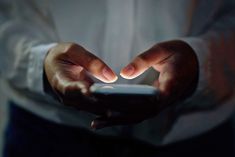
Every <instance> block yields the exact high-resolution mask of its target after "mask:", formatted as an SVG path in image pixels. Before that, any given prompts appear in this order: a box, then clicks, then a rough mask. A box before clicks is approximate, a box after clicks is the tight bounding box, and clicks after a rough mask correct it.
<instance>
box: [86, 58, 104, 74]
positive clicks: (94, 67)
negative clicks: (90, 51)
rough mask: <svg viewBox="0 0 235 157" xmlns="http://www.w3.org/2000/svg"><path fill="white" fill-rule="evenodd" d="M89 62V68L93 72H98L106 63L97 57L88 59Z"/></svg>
mask: <svg viewBox="0 0 235 157" xmlns="http://www.w3.org/2000/svg"><path fill="white" fill-rule="evenodd" d="M87 64H88V69H89V70H90V71H91V72H96V71H98V70H99V69H101V68H102V67H103V66H104V64H103V63H102V62H101V61H100V60H99V59H97V58H96V59H90V60H88V62H87Z"/></svg>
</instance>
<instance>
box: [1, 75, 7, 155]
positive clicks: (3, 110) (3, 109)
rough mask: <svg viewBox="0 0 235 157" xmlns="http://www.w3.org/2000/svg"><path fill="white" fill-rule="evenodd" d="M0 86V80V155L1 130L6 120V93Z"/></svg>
mask: <svg viewBox="0 0 235 157" xmlns="http://www.w3.org/2000/svg"><path fill="white" fill-rule="evenodd" d="M1 87H2V81H1V80H0V157H1V154H2V144H3V130H4V126H5V124H6V120H7V108H6V103H5V102H6V95H5V94H4V92H3V91H2V88H1Z"/></svg>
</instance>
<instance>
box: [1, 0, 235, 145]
mask: <svg viewBox="0 0 235 157" xmlns="http://www.w3.org/2000/svg"><path fill="white" fill-rule="evenodd" d="M234 11H235V3H234V1H233V0H216V1H215V0H207V1H204V0H198V1H196V0H178V1H173V0H144V1H143V0H99V1H97V0H67V1H63V0H40V1H39V0H38V1H37V0H0V70H1V76H2V78H4V79H5V80H6V81H5V85H4V87H2V88H4V91H6V93H7V95H8V96H9V100H12V101H15V102H16V103H18V104H19V105H20V106H21V107H23V108H25V109H27V110H29V111H31V112H33V113H35V114H36V115H39V116H41V117H43V118H46V119H48V120H51V121H54V122H56V123H60V124H66V125H72V126H77V127H83V128H86V129H88V130H90V127H89V125H90V122H91V120H92V119H93V118H94V115H91V114H88V113H85V112H82V111H77V110H74V109H71V108H68V107H65V106H63V105H62V104H58V103H57V102H55V101H54V100H53V99H52V98H50V97H49V96H48V95H46V94H45V93H44V91H43V81H42V73H43V62H44V58H45V55H46V53H47V52H48V50H49V49H50V48H51V47H52V46H54V45H55V44H56V43H59V42H76V43H78V44H80V45H82V46H83V47H85V48H86V49H88V50H89V51H91V52H92V53H94V54H95V55H97V56H98V57H100V58H101V59H103V60H104V61H105V62H106V63H107V64H108V65H109V66H110V67H111V68H113V69H114V71H116V72H117V73H118V72H119V71H120V69H121V67H123V66H124V65H126V64H127V63H128V62H129V61H130V60H131V59H132V58H133V57H134V56H136V55H137V54H139V53H141V52H143V51H144V50H146V49H148V48H150V47H151V46H153V45H154V44H156V43H158V42H161V41H167V40H172V39H181V40H183V41H185V42H187V43H188V44H189V45H190V46H191V47H192V48H193V49H194V50H195V52H196V54H197V57H198V60H199V64H200V76H199V83H198V87H197V90H196V92H195V93H194V94H193V95H192V96H191V97H190V98H188V99H187V100H185V101H184V102H182V103H181V104H178V105H177V106H174V107H170V108H168V109H166V110H165V111H163V112H162V113H161V114H160V115H158V116H156V117H155V118H152V119H148V120H146V121H144V122H142V123H140V124H137V125H134V126H133V127H128V130H129V131H130V133H131V135H132V136H133V137H134V138H138V139H140V140H144V141H146V142H149V143H152V144H155V145H164V144H168V143H172V142H176V141H179V140H183V139H186V138H189V137H192V136H195V135H198V134H201V133H203V132H205V131H207V130H210V129H212V128H214V127H215V126H217V125H219V124H220V123H222V122H223V121H225V120H226V119H227V118H228V117H229V116H230V115H231V114H232V113H233V110H234V105H235V102H234V100H235V99H234V98H235V97H234V93H233V91H234V87H235V82H234V76H235V62H234V58H235V47H234V41H235V12H234ZM146 76H148V78H150V76H151V75H150V72H147V73H145V74H144V75H143V76H141V77H139V78H137V79H135V80H133V81H129V82H128V81H125V80H119V81H118V83H140V82H148V81H146V80H147V79H148V78H147V79H146V78H145V77H146ZM123 130H125V127H122V126H119V127H111V128H106V129H102V130H100V131H94V132H95V133H97V134H106V135H115V136H118V135H122V134H124V132H123ZM90 131H92V130H90Z"/></svg>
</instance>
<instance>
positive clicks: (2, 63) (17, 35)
mask: <svg viewBox="0 0 235 157" xmlns="http://www.w3.org/2000/svg"><path fill="white" fill-rule="evenodd" d="M56 39H57V38H56V33H55V31H54V28H53V21H52V20H51V19H50V16H49V13H48V12H46V11H44V12H42V11H41V10H40V9H39V7H38V6H37V5H36V4H34V3H33V1H27V3H26V2H24V0H0V72H1V73H0V74H1V77H2V78H3V79H7V80H8V81H9V82H10V83H11V84H12V85H13V86H15V87H16V88H20V89H24V90H29V91H31V92H35V93H39V94H44V91H43V62H44V58H45V56H46V54H47V52H48V50H49V49H50V48H52V47H53V46H55V44H56V43H55V41H56Z"/></svg>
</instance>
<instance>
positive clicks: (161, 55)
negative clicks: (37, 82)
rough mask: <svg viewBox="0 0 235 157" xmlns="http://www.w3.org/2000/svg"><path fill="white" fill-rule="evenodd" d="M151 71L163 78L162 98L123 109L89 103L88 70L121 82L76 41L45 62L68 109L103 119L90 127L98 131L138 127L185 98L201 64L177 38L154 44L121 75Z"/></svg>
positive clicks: (157, 81)
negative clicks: (131, 125)
mask: <svg viewBox="0 0 235 157" xmlns="http://www.w3.org/2000/svg"><path fill="white" fill-rule="evenodd" d="M149 68H153V69H154V70H156V71H157V72H159V74H160V75H159V77H158V78H156V79H155V82H154V83H153V86H154V87H156V88H157V89H158V90H159V92H160V93H159V96H158V97H159V99H158V100H157V101H156V102H151V103H150V102H146V103H144V104H138V102H136V104H135V105H133V104H132V103H133V101H132V102H131V103H130V102H128V100H127V101H126V102H125V108H118V107H117V104H115V103H114V102H116V101H115V100H114V101H106V100H102V101H105V103H96V102H94V101H92V100H91V99H90V93H89V90H88V89H89V87H90V85H92V83H93V82H92V79H91V78H90V75H87V73H88V72H89V74H91V75H93V76H94V77H96V78H98V79H99V80H101V81H103V82H106V83H110V82H115V81H116V80H117V76H116V74H114V72H113V71H112V70H111V69H110V68H109V67H108V66H107V65H106V64H105V63H104V62H103V61H102V60H100V59H99V58H97V57H96V56H94V55H93V54H91V53H90V52H88V51H86V50H85V49H84V48H82V47H81V46H79V45H76V44H71V43H63V44H59V45H57V46H56V47H54V48H52V49H51V50H50V51H49V53H48V56H47V57H46V59H45V73H46V76H47V79H48V82H49V84H50V86H51V87H52V89H53V90H54V91H55V93H57V95H59V97H60V99H61V100H62V102H63V103H64V104H65V105H69V106H73V107H75V108H78V109H80V110H84V111H86V112H91V113H95V114H96V115H98V117H97V118H96V119H95V120H93V121H92V123H91V127H92V128H95V129H99V128H104V127H109V126H114V125H129V124H136V123H139V122H141V121H143V120H146V119H148V118H151V117H154V116H156V115H157V114H158V113H159V112H161V111H162V110H163V109H165V108H166V107H169V106H171V105H173V104H175V103H176V102H180V101H182V100H184V99H185V98H187V97H188V96H189V95H190V94H191V93H193V91H194V90H195V87H196V85H197V79H198V61H197V57H196V55H195V52H194V51H193V49H192V48H191V47H190V46H189V45H188V44H186V43H185V42H183V41H179V40H172V41H167V42H162V43H158V44H156V45H154V46H153V47H152V48H150V49H149V50H147V51H145V52H143V53H141V54H140V55H138V56H137V57H136V58H134V59H133V60H132V61H131V62H130V63H129V64H128V65H127V66H126V67H124V68H123V69H122V70H121V72H120V75H121V76H122V77H123V78H125V79H133V78H136V77H138V76H139V75H141V74H142V73H144V72H145V71H146V70H147V69H149ZM104 69H105V70H104ZM81 100H82V101H81ZM84 104H86V105H84ZM107 104H109V105H108V107H107Z"/></svg>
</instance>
